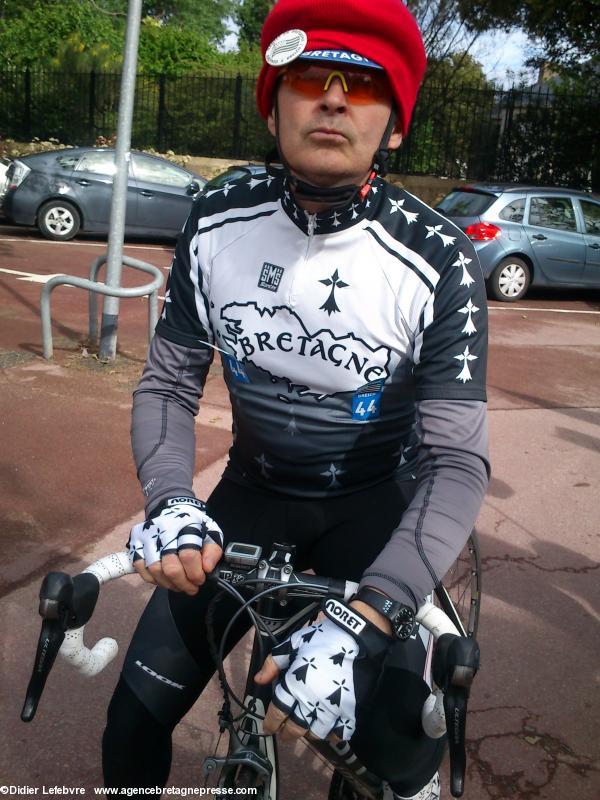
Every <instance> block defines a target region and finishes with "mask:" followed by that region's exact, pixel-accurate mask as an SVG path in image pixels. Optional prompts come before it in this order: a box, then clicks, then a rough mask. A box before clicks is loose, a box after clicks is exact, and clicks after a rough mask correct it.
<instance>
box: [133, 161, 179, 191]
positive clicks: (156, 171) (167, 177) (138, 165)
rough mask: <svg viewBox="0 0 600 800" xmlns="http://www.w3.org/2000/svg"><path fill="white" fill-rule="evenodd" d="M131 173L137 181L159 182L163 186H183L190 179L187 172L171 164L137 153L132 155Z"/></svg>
mask: <svg viewBox="0 0 600 800" xmlns="http://www.w3.org/2000/svg"><path fill="white" fill-rule="evenodd" d="M133 173H134V175H135V177H136V178H137V180H139V181H145V182H146V183H161V184H163V186H179V187H180V188H183V187H184V186H188V185H189V184H190V183H191V180H192V179H191V176H190V175H189V173H187V172H185V171H184V170H182V169H179V168H178V167H176V166H174V165H173V164H168V163H167V162H166V161H165V162H163V161H159V160H158V159H156V158H146V157H145V156H139V155H134V156H133Z"/></svg>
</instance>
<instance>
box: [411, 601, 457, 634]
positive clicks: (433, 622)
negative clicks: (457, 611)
mask: <svg viewBox="0 0 600 800" xmlns="http://www.w3.org/2000/svg"><path fill="white" fill-rule="evenodd" d="M415 619H416V621H417V622H418V623H419V625H422V626H423V627H424V628H427V630H428V631H429V632H430V633H432V634H433V638H434V639H435V640H436V641H437V640H438V639H439V638H440V636H442V635H443V634H444V633H452V634H453V635H454V636H460V633H459V631H458V630H457V629H456V627H455V626H454V624H453V622H452V620H451V619H450V618H449V617H448V616H446V613H445V612H444V611H442V609H441V608H438V606H434V605H433V603H429V602H427V603H423V605H422V606H421V607H420V608H419V610H418V612H417V614H416V616H415Z"/></svg>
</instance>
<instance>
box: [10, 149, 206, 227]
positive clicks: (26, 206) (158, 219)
mask: <svg viewBox="0 0 600 800" xmlns="http://www.w3.org/2000/svg"><path fill="white" fill-rule="evenodd" d="M115 170H116V167H115V151H114V149H111V148H89V147H88V148H81V147H78V148H68V149H65V150H54V151H51V152H47V153H35V154H33V155H29V156H24V157H22V158H17V159H14V160H13V161H12V163H11V164H10V166H9V167H8V172H7V175H6V178H7V186H6V194H5V196H4V200H3V212H4V215H5V216H6V218H7V219H8V221H9V222H12V223H14V224H17V225H37V227H38V228H39V230H40V231H41V233H42V234H43V235H44V236H45V237H46V238H48V239H54V240H59V241H66V240H67V239H72V238H73V237H74V236H76V235H77V233H78V232H79V231H80V230H81V231H89V232H94V233H108V229H109V221H110V208H111V200H112V184H113V176H114V174H115ZM205 183H206V180H205V179H204V178H202V177H200V176H199V175H194V174H193V173H191V172H188V171H187V170H185V169H182V168H181V167H178V166H177V165H175V164H173V163H171V162H170V161H167V159H165V158H160V157H159V156H151V155H148V154H146V153H136V152H132V154H131V161H130V168H129V179H128V185H127V206H126V215H125V233H126V235H129V236H166V237H170V238H176V237H177V235H178V234H179V233H180V231H181V229H182V227H183V224H184V222H185V220H186V219H187V217H188V215H189V213H190V209H191V206H192V202H193V199H194V197H195V195H196V194H198V192H200V191H201V190H202V189H203V187H204V185H205Z"/></svg>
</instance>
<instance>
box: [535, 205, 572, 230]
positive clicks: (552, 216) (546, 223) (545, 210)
mask: <svg viewBox="0 0 600 800" xmlns="http://www.w3.org/2000/svg"><path fill="white" fill-rule="evenodd" d="M529 224H530V225H536V226H539V227H540V228H555V229H556V230H559V231H576V230H577V224H576V222H575V210H574V208H573V203H572V202H571V200H569V198H568V197H532V198H531V206H530V208H529Z"/></svg>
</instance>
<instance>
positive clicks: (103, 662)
mask: <svg viewBox="0 0 600 800" xmlns="http://www.w3.org/2000/svg"><path fill="white" fill-rule="evenodd" d="M83 571H84V572H91V574H92V575H95V576H96V578H97V579H98V581H99V583H100V585H101V586H102V584H103V583H107V582H108V581H112V580H114V579H115V578H121V577H122V576H123V575H130V574H131V573H133V572H135V570H134V569H133V565H132V563H131V560H130V558H129V554H128V553H127V551H125V550H123V551H122V552H119V553H111V554H110V555H108V556H104V558H100V559H98V561H94V563H93V564H90V566H89V567H87V568H86V569H84V570H83ZM84 630H85V625H82V626H81V628H74V629H73V630H70V631H67V632H66V633H65V639H64V641H63V643H62V645H61V648H60V650H59V653H60V654H61V656H62V657H63V658H64V659H65V660H66V661H68V662H69V664H71V665H72V666H73V667H75V669H76V670H77V671H78V672H80V673H81V674H82V675H84V676H85V677H86V678H91V677H93V676H94V675H97V674H98V673H99V672H102V670H103V669H104V667H106V666H107V665H108V664H110V662H111V661H112V660H113V658H115V656H116V655H117V653H118V652H119V645H118V644H117V643H116V641H115V640H114V639H111V638H109V637H105V638H104V639H100V641H98V642H96V644H95V645H94V646H93V647H92V649H91V650H90V649H89V648H88V647H86V646H85V642H84V641H83V632H84Z"/></svg>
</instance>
